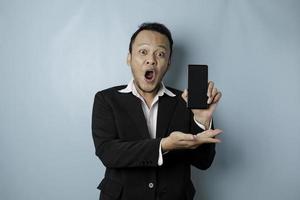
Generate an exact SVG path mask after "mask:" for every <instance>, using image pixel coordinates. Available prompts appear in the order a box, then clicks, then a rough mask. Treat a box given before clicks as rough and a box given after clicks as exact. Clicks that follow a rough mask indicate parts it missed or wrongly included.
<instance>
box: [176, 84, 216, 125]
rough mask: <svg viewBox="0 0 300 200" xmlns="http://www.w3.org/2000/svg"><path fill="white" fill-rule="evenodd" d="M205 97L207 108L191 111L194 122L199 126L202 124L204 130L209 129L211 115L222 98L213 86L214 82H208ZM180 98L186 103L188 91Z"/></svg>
mask: <svg viewBox="0 0 300 200" xmlns="http://www.w3.org/2000/svg"><path fill="white" fill-rule="evenodd" d="M207 96H208V100H207V104H208V108H207V109H192V112H193V113H194V117H195V120H196V121H197V122H199V123H200V124H203V125H204V126H205V128H206V129H208V128H209V123H210V121H211V119H212V115H213V113H214V111H215V110H216V107H217V104H218V102H219V101H220V99H221V97H222V93H221V92H220V91H218V89H217V88H216V87H215V86H214V82H212V81H209V82H208V88H207ZM181 97H182V98H183V99H184V100H185V102H186V103H187V100H188V91H187V90H186V89H185V90H184V92H183V93H182V95H181Z"/></svg>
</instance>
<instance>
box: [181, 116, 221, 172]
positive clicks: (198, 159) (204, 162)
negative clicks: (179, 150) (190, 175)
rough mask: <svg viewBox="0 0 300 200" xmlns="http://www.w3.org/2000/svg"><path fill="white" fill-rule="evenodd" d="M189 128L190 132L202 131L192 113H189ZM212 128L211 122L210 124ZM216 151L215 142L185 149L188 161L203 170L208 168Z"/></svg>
mask: <svg viewBox="0 0 300 200" xmlns="http://www.w3.org/2000/svg"><path fill="white" fill-rule="evenodd" d="M189 121H190V129H191V131H190V132H191V133H192V134H197V133H199V132H202V131H204V130H203V129H201V128H200V127H199V126H198V125H197V124H196V123H195V122H194V118H193V114H192V112H191V114H190V120H189ZM212 129H213V124H212ZM215 154H216V151H215V144H203V145H200V146H199V147H198V148H196V149H193V150H187V154H186V155H187V157H188V159H189V161H190V163H191V164H192V165H193V166H195V167H196V168H198V169H202V170H205V169H207V168H209V167H210V166H211V164H212V162H213V160H214V157H215Z"/></svg>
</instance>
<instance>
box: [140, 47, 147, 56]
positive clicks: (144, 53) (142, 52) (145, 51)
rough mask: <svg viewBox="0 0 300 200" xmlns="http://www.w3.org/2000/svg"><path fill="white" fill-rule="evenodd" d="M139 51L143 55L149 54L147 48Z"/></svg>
mask: <svg viewBox="0 0 300 200" xmlns="http://www.w3.org/2000/svg"><path fill="white" fill-rule="evenodd" d="M139 53H140V54H141V55H143V56H144V55H147V50H146V49H141V50H139Z"/></svg>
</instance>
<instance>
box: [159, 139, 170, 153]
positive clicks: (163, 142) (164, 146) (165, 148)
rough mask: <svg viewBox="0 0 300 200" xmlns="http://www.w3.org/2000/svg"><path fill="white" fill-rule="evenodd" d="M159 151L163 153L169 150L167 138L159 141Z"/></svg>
mask: <svg viewBox="0 0 300 200" xmlns="http://www.w3.org/2000/svg"><path fill="white" fill-rule="evenodd" d="M161 150H162V152H163V153H164V152H167V151H170V150H171V146H170V144H169V141H168V138H167V137H166V138H162V139H161Z"/></svg>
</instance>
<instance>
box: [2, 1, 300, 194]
mask: <svg viewBox="0 0 300 200" xmlns="http://www.w3.org/2000/svg"><path fill="white" fill-rule="evenodd" d="M145 21H146V22H153V21H157V22H161V23H164V24H166V25H167V26H168V27H169V28H170V30H171V31H172V33H173V37H174V41H175V44H174V54H173V59H172V66H171V68H170V71H169V74H168V75H167V77H166V78H165V80H164V82H165V83H166V84H167V85H169V86H172V87H177V88H179V89H184V88H186V86H187V70H186V69H187V65H188V64H208V66H209V79H210V80H213V81H214V82H215V83H216V85H217V87H218V88H219V89H220V90H221V91H222V92H223V98H222V100H221V102H220V104H219V106H218V108H217V111H216V113H215V116H214V119H215V126H216V127H217V128H220V129H222V130H224V133H223V134H222V136H221V139H222V143H221V144H219V145H218V146H217V155H216V158H215V162H214V163H213V165H212V167H211V168H210V169H209V170H207V171H199V170H196V169H193V174H192V175H193V177H192V178H193V182H194V184H195V187H196V189H197V194H196V198H195V199H196V200H202V199H205V200H240V199H242V200H253V199H255V200H283V199H284V200H298V199H300V190H299V188H300V175H299V169H300V145H299V143H300V121H299V120H300V117H299V113H300V105H299V103H300V76H299V75H300V65H299V64H300V37H299V36H300V1H297V0H281V1H280V0H239V1H233V0H190V1H183V0H181V1H180V0H165V1H162V0H152V1H147V0H131V1H121V0H120V1H117V0H51V1H50V0H48V1H42V0H27V1H25V0H19V1H17V0H0V95H1V96H0V199H1V200H16V199H26V200H53V199H55V200H67V199H72V200H83V199H84V200H87V199H89V200H93V199H98V198H99V191H98V190H97V189H96V187H97V185H98V183H99V182H100V181H101V179H102V177H103V173H104V167H103V165H102V163H101V162H100V161H99V159H98V158H97V157H96V156H95V154H94V146H93V141H92V135H91V111H92V104H93V98H94V95H95V93H96V92H97V91H99V90H102V89H105V88H108V87H111V86H115V85H119V84H126V83H127V82H128V81H129V80H130V78H131V72H130V68H129V67H128V66H127V65H126V56H127V52H128V44H129V39H130V37H131V34H132V33H133V32H134V31H135V30H136V29H137V27H138V25H139V24H141V23H142V22H145Z"/></svg>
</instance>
